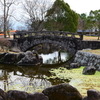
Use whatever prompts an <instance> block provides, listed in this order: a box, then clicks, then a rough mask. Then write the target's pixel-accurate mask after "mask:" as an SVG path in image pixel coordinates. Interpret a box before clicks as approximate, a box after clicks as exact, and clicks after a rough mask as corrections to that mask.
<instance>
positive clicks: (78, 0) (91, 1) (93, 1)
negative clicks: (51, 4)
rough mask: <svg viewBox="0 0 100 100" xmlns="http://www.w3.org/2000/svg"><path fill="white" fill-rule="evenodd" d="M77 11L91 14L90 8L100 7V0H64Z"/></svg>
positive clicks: (96, 8)
mask: <svg viewBox="0 0 100 100" xmlns="http://www.w3.org/2000/svg"><path fill="white" fill-rule="evenodd" d="M64 1H65V2H66V3H68V4H69V5H70V7H71V9H73V10H74V11H76V12H77V13H79V14H81V13H86V14H89V12H90V10H98V9H100V0H64Z"/></svg>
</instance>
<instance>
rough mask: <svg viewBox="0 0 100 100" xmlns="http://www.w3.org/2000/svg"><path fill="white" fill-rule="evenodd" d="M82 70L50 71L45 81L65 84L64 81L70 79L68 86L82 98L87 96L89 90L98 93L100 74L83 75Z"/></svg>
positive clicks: (62, 69) (63, 69) (60, 69)
mask: <svg viewBox="0 0 100 100" xmlns="http://www.w3.org/2000/svg"><path fill="white" fill-rule="evenodd" d="M83 68H84V67H81V68H76V69H72V70H67V69H66V68H63V67H59V68H58V69H51V70H50V73H51V76H50V77H47V79H54V80H56V79H59V80H61V81H62V82H63V83H66V80H67V79H68V78H71V81H70V82H69V84H71V85H72V86H74V87H75V88H77V89H78V91H79V92H80V93H81V95H82V96H83V97H84V96H86V95H87V90H89V89H96V90H98V91H100V81H99V80H100V72H98V71H97V72H96V73H95V75H83V74H82V71H83Z"/></svg>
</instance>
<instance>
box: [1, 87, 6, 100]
mask: <svg viewBox="0 0 100 100" xmlns="http://www.w3.org/2000/svg"><path fill="white" fill-rule="evenodd" d="M5 97H6V93H5V92H4V91H3V90H2V89H0V100H3V99H5Z"/></svg>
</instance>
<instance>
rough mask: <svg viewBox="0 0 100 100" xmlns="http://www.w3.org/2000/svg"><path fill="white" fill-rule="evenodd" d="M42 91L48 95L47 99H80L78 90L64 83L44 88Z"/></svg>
mask: <svg viewBox="0 0 100 100" xmlns="http://www.w3.org/2000/svg"><path fill="white" fill-rule="evenodd" d="M42 93H44V95H46V96H48V97H49V100H82V96H81V94H80V93H79V91H78V90H77V89H76V88H75V87H73V86H71V85H69V84H66V83H63V84H59V85H55V86H52V87H49V88H46V89H45V90H43V91H42Z"/></svg>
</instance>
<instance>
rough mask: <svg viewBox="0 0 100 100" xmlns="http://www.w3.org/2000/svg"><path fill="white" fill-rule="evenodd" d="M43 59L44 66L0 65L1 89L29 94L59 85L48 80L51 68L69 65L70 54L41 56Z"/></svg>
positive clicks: (60, 52)
mask: <svg viewBox="0 0 100 100" xmlns="http://www.w3.org/2000/svg"><path fill="white" fill-rule="evenodd" d="M40 55H41V56H42V57H43V65H38V66H14V65H2V64H0V88H1V89H3V90H5V91H7V90H14V89H15V90H23V91H27V92H39V91H41V90H43V89H45V88H47V87H50V86H52V85H54V84H57V82H56V80H51V81H50V80H47V79H46V76H50V73H49V70H50V69H51V68H58V67H60V66H62V65H64V64H65V65H67V63H66V62H67V61H68V60H69V58H70V54H69V53H68V52H64V51H54V52H52V53H49V54H46V53H41V54H40Z"/></svg>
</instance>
